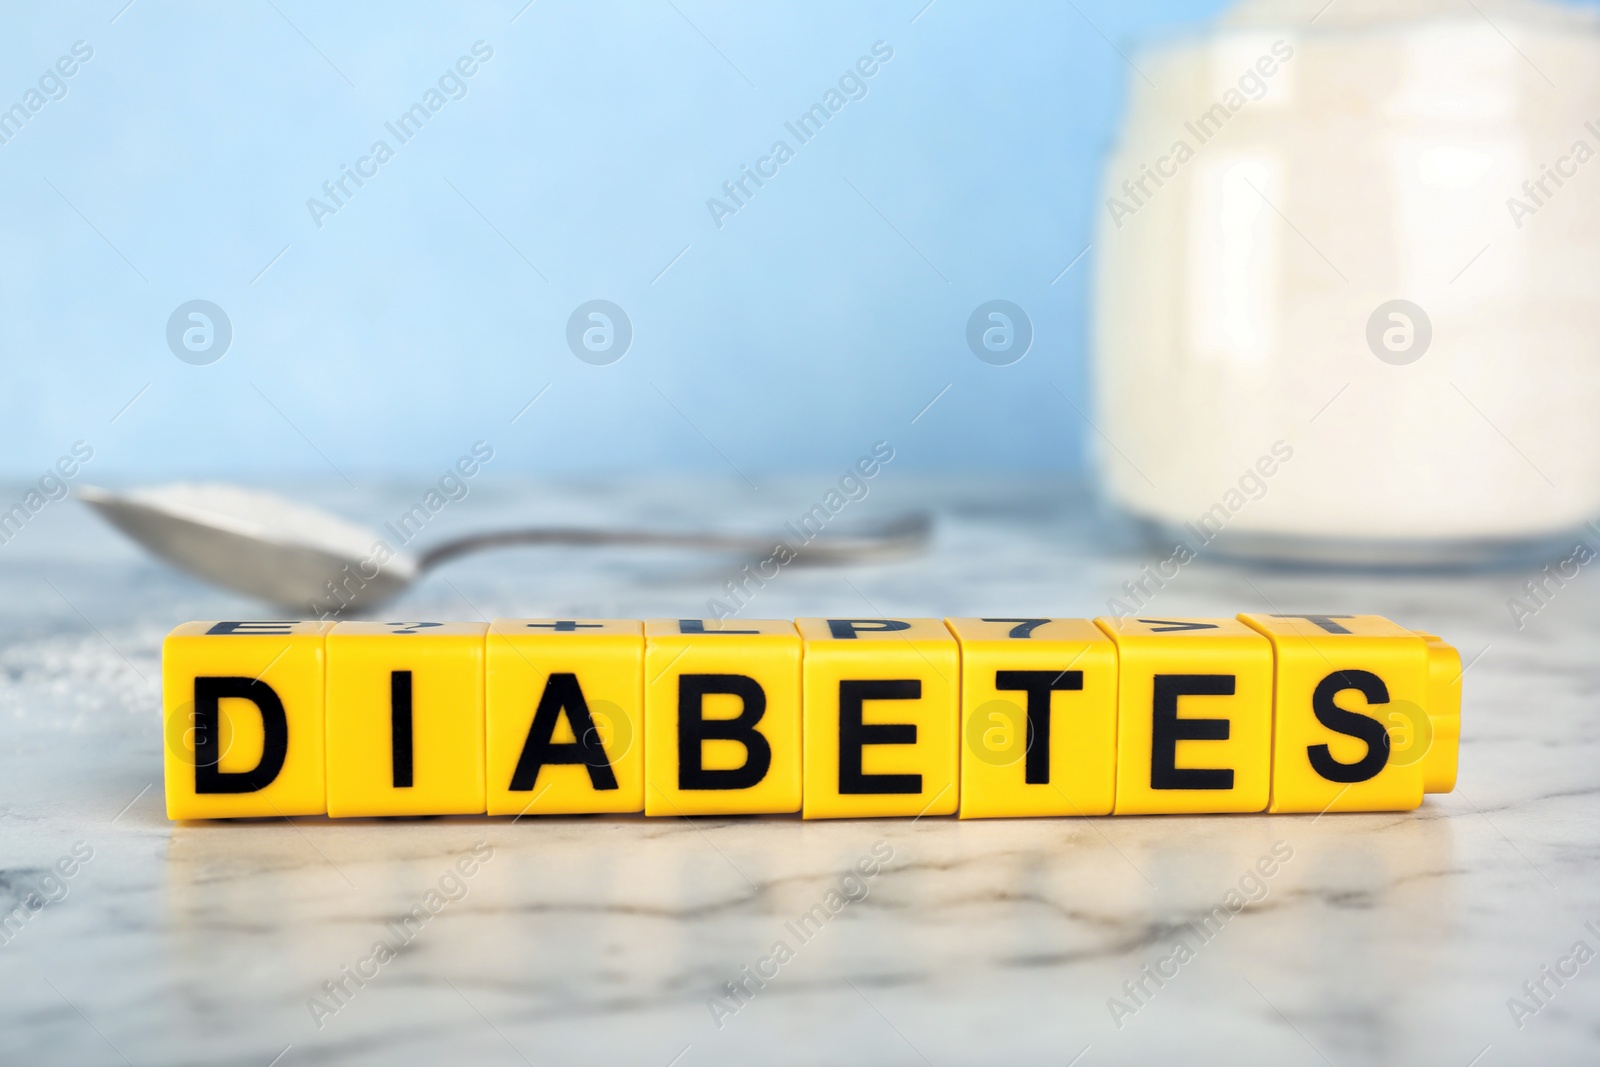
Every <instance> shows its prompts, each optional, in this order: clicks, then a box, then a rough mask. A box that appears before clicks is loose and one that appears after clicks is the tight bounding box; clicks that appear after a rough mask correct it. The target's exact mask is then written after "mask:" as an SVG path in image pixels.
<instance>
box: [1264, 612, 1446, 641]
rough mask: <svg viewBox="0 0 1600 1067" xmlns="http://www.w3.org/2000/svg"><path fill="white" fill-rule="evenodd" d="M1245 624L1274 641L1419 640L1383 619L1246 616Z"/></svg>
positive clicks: (1363, 616) (1405, 630) (1328, 616)
mask: <svg viewBox="0 0 1600 1067" xmlns="http://www.w3.org/2000/svg"><path fill="white" fill-rule="evenodd" d="M1239 618H1240V619H1241V620H1242V621H1245V622H1247V623H1249V624H1250V625H1251V626H1252V627H1254V628H1255V629H1257V630H1259V631H1260V632H1262V633H1264V634H1269V635H1271V636H1274V637H1416V636H1418V635H1417V634H1415V633H1413V632H1412V631H1410V630H1407V629H1406V628H1405V627H1404V626H1401V625H1399V624H1398V623H1394V622H1390V621H1389V620H1388V619H1386V618H1384V617H1383V616H1382V615H1258V614H1256V613H1254V612H1246V613H1245V614H1242V615H1240V616H1239Z"/></svg>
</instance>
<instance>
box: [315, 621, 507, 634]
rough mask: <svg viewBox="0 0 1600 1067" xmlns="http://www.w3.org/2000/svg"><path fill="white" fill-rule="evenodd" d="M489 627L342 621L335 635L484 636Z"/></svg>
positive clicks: (483, 624) (473, 624) (336, 628)
mask: <svg viewBox="0 0 1600 1067" xmlns="http://www.w3.org/2000/svg"><path fill="white" fill-rule="evenodd" d="M488 629H489V627H488V625H487V624H486V623H481V622H341V623H337V624H335V625H334V627H333V630H332V631H331V636H334V637H410V636H418V637H482V636H483V635H484V632H485V631H487V630H488Z"/></svg>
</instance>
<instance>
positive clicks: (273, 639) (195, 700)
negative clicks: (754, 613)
mask: <svg viewBox="0 0 1600 1067" xmlns="http://www.w3.org/2000/svg"><path fill="white" fill-rule="evenodd" d="M162 680H163V693H164V697H163V709H164V711H163V713H164V716H165V730H164V735H165V742H166V743H165V763H166V794H167V814H168V816H169V817H170V818H173V819H204V818H236V817H249V816H281V815H312V814H321V813H326V814H328V815H331V816H335V817H344V816H383V815H444V814H481V813H485V812H486V813H488V814H490V815H537V814H558V813H565V814H571V813H595V812H639V811H643V812H644V813H645V814H647V815H703V814H719V815H720V814H742V813H751V814H754V813H782V812H797V811H798V812H802V813H803V814H804V816H805V817H806V818H841V817H866V816H920V815H949V814H954V813H957V812H959V813H960V815H961V816H962V817H964V818H973V817H977V818H982V817H1003V816H1052V815H1105V814H1112V813H1115V814H1154V813H1178V812H1184V813H1193V812H1259V811H1274V812H1322V811H1327V810H1335V811H1399V810H1409V809H1412V808H1415V807H1417V806H1418V805H1419V804H1421V802H1422V796H1423V794H1424V793H1425V792H1448V791H1450V790H1451V789H1452V788H1453V787H1454V783H1455V776H1456V758H1457V748H1458V741H1459V736H1460V699H1461V690H1460V681H1461V666H1460V657H1459V656H1458V655H1457V654H1456V652H1455V650H1454V649H1452V648H1451V647H1450V646H1449V645H1447V644H1445V643H1444V642H1443V641H1441V640H1440V639H1439V638H1437V637H1434V636H1432V635H1430V634H1424V633H1420V632H1415V631H1411V630H1407V629H1404V628H1403V627H1401V626H1398V625H1396V624H1395V623H1392V622H1390V621H1388V620H1387V619H1384V618H1381V617H1379V616H1376V615H1293V616H1285V615H1254V614H1244V615H1240V616H1238V618H1237V619H1226V618H1211V619H1157V618H1139V619H1134V618H1100V619H1094V620H1088V619H993V618H981V619H944V620H940V619H799V620H796V621H794V622H789V621H771V620H731V619H730V620H723V621H720V622H719V621H714V620H699V619H656V620H648V621H643V622H641V621H639V620H621V619H496V620H495V621H494V622H492V623H489V624H480V623H458V622H445V623H439V622H413V623H381V622H341V623H328V622H271V621H256V622H191V623H186V624H184V625H182V626H179V627H178V628H177V629H175V630H173V631H172V633H171V634H170V635H169V636H168V637H167V639H166V641H165V644H164V647H163V663H162Z"/></svg>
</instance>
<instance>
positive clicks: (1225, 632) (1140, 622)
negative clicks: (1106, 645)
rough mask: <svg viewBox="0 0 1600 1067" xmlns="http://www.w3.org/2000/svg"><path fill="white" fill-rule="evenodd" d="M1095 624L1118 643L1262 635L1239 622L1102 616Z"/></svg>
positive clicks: (1154, 616) (1235, 620)
mask: <svg viewBox="0 0 1600 1067" xmlns="http://www.w3.org/2000/svg"><path fill="white" fill-rule="evenodd" d="M1094 621H1095V624H1096V625H1097V626H1099V627H1100V628H1101V629H1103V630H1104V631H1105V632H1106V633H1108V634H1110V635H1111V636H1112V637H1113V638H1116V639H1118V640H1129V639H1136V640H1137V639H1143V638H1152V637H1158V638H1180V639H1187V640H1202V641H1204V640H1215V639H1216V638H1235V639H1237V638H1240V637H1245V638H1251V637H1260V636H1261V635H1260V634H1258V633H1256V631H1254V630H1252V629H1251V628H1250V627H1248V626H1246V625H1245V624H1244V623H1242V622H1240V621H1239V620H1238V619H1191V618H1174V617H1168V616H1157V615H1145V616H1141V617H1138V618H1129V617H1126V616H1117V617H1110V616H1101V617H1100V618H1097V619H1095V620H1094Z"/></svg>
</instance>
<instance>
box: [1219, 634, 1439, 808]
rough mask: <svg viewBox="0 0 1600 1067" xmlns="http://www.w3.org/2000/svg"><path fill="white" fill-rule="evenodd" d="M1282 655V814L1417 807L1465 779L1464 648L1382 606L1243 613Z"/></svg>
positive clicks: (1275, 765)
mask: <svg viewBox="0 0 1600 1067" xmlns="http://www.w3.org/2000/svg"><path fill="white" fill-rule="evenodd" d="M1239 619H1240V620H1241V621H1242V622H1244V623H1245V624H1246V625H1248V626H1250V627H1253V628H1254V629H1256V630H1258V631H1260V632H1261V633H1262V634H1264V635H1265V636H1266V638H1267V640H1269V641H1271V642H1272V647H1273V651H1274V652H1275V653H1276V657H1277V665H1278V671H1277V681H1276V684H1275V686H1274V690H1275V693H1274V696H1275V704H1276V708H1275V711H1274V716H1275V730H1274V733H1273V753H1272V804H1271V808H1270V809H1269V810H1271V811H1275V812H1278V811H1295V812H1318V813H1321V812H1324V811H1409V810H1411V809H1412V808H1415V807H1417V806H1419V805H1420V804H1421V803H1422V795H1423V794H1424V793H1448V792H1449V791H1450V790H1451V789H1453V788H1454V787H1455V777H1456V751H1457V741H1458V738H1459V737H1460V731H1461V657H1460V656H1459V655H1457V654H1456V651H1455V649H1453V648H1451V647H1450V646H1449V645H1447V644H1445V643H1444V642H1443V641H1440V640H1439V639H1438V638H1436V637H1433V636H1432V635H1431V634H1419V633H1416V632H1413V631H1411V630H1407V629H1405V628H1404V627H1401V626H1398V625H1396V624H1395V623H1392V622H1390V621H1389V620H1388V619H1385V618H1382V617H1381V616H1378V615H1240V616H1239Z"/></svg>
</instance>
